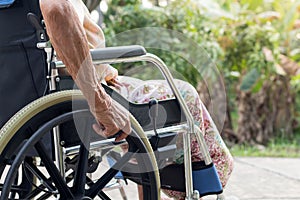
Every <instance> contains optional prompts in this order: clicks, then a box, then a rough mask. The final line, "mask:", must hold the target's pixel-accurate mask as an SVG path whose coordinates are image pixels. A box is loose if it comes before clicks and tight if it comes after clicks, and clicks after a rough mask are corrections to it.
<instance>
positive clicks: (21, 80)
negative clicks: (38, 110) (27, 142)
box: [0, 0, 46, 127]
mask: <svg viewBox="0 0 300 200" xmlns="http://www.w3.org/2000/svg"><path fill="white" fill-rule="evenodd" d="M29 12H32V13H35V14H36V15H37V16H38V18H39V19H41V18H42V17H41V12H40V9H39V0H16V1H15V2H14V4H13V5H12V6H11V7H9V8H4V9H0V27H1V28H0V29H1V31H0V127H2V126H3V125H4V123H5V122H6V121H7V120H8V119H9V118H10V117H11V116H12V115H13V114H15V113H16V112H17V111H18V110H20V109H21V108H22V107H24V106H25V105H26V104H28V103H30V102H31V101H33V100H34V99H37V98H38V97H40V96H41V95H43V92H44V89H45V87H46V78H45V77H46V57H45V52H44V50H40V49H37V48H36V44H37V36H36V31H35V29H34V28H33V26H32V25H31V24H30V23H29V22H28V20H27V13H29Z"/></svg>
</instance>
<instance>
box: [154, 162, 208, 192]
mask: <svg viewBox="0 0 300 200" xmlns="http://www.w3.org/2000/svg"><path fill="white" fill-rule="evenodd" d="M212 165H213V164H212V163H211V164H209V165H205V162H204V161H197V162H193V163H192V170H193V171H194V170H201V169H207V168H210V167H212ZM160 181H161V188H163V189H169V190H175V191H180V192H185V174H184V164H170V165H168V166H166V167H164V168H163V169H161V170H160Z"/></svg>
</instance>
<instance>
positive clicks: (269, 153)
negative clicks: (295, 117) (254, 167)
mask: <svg viewBox="0 0 300 200" xmlns="http://www.w3.org/2000/svg"><path fill="white" fill-rule="evenodd" d="M230 151H231V153H232V155H233V156H242V157H243V156H250V157H289V158H300V130H297V132H296V133H295V134H294V137H293V138H292V139H286V138H276V139H274V140H273V141H271V142H270V143H269V144H268V145H267V146H259V145H256V146H251V145H235V146H233V147H232V148H230Z"/></svg>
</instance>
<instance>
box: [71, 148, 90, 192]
mask: <svg viewBox="0 0 300 200" xmlns="http://www.w3.org/2000/svg"><path fill="white" fill-rule="evenodd" d="M88 155H89V151H88V150H87V148H86V146H85V145H84V144H81V145H80V150H79V159H78V164H77V170H76V172H75V178H74V186H73V188H74V191H75V194H76V196H80V195H84V193H85V188H84V186H85V182H86V171H87V166H88Z"/></svg>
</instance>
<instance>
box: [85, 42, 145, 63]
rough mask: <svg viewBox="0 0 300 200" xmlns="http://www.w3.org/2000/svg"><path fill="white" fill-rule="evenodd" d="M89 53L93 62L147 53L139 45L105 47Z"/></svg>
mask: <svg viewBox="0 0 300 200" xmlns="http://www.w3.org/2000/svg"><path fill="white" fill-rule="evenodd" d="M90 52H91V55H92V58H93V60H107V59H114V58H130V57H135V56H142V55H145V54H146V53H147V52H146V50H145V48H144V47H142V46H139V45H131V46H119V47H106V48H101V49H93V50H91V51H90Z"/></svg>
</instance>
